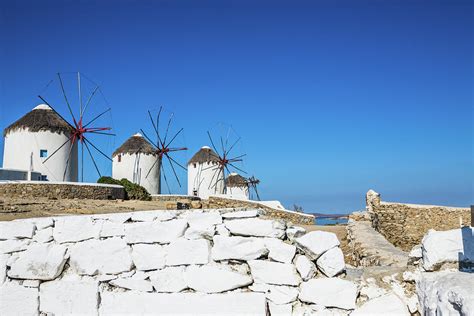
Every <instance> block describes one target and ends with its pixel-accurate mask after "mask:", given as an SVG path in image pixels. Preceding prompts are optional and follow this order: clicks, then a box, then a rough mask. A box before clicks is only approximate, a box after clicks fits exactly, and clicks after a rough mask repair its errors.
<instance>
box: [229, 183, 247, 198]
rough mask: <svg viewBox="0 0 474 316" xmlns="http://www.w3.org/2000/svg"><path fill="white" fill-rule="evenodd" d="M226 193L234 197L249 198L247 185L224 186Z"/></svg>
mask: <svg viewBox="0 0 474 316" xmlns="http://www.w3.org/2000/svg"><path fill="white" fill-rule="evenodd" d="M226 190H227V192H226V195H228V196H229V197H230V198H234V199H244V200H248V199H249V188H248V187H247V186H241V187H226Z"/></svg>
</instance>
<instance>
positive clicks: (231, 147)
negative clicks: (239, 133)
mask: <svg viewBox="0 0 474 316" xmlns="http://www.w3.org/2000/svg"><path fill="white" fill-rule="evenodd" d="M239 141H240V137H239V138H238V139H237V140H236V141H235V142H234V143H233V144H232V146H230V148H229V150H228V151H227V152H226V154H227V155H228V154H229V153H230V151H231V150H232V149H233V148H234V147H235V145H237V143H238V142H239Z"/></svg>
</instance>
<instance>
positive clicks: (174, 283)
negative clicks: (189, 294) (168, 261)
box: [148, 266, 188, 293]
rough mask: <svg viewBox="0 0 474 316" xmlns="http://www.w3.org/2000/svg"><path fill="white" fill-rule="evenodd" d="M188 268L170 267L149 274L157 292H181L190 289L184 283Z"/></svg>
mask: <svg viewBox="0 0 474 316" xmlns="http://www.w3.org/2000/svg"><path fill="white" fill-rule="evenodd" d="M185 269H186V267H184V266H179V267H169V268H164V269H162V270H158V271H152V272H148V275H149V277H150V281H151V283H152V285H153V287H154V288H155V290H156V291H157V292H170V293H171V292H181V291H182V290H184V289H187V288H188V285H187V284H186V282H185V281H184V272H185Z"/></svg>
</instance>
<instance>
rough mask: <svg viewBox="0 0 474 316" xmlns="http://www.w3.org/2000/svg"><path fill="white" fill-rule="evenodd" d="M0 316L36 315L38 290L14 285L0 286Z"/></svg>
mask: <svg viewBox="0 0 474 316" xmlns="http://www.w3.org/2000/svg"><path fill="white" fill-rule="evenodd" d="M0 315H22V316H23V315H38V289H36V288H28V287H23V286H21V285H17V284H14V283H6V284H3V285H1V286H0Z"/></svg>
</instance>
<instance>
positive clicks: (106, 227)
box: [100, 221, 125, 238]
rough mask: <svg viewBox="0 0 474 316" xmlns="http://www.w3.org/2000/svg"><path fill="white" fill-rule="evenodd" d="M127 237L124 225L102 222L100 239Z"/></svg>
mask: <svg viewBox="0 0 474 316" xmlns="http://www.w3.org/2000/svg"><path fill="white" fill-rule="evenodd" d="M122 236H125V228H124V224H123V223H120V222H113V221H102V225H101V230H100V237H102V238H105V237H122Z"/></svg>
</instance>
